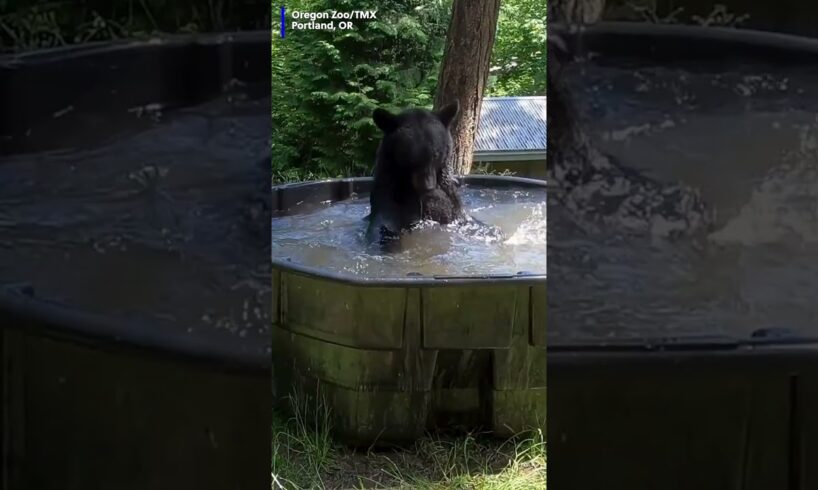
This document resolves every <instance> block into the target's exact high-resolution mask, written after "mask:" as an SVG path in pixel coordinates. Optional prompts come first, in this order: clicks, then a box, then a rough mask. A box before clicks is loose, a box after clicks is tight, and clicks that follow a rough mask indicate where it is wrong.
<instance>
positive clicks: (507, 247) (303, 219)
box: [272, 187, 546, 277]
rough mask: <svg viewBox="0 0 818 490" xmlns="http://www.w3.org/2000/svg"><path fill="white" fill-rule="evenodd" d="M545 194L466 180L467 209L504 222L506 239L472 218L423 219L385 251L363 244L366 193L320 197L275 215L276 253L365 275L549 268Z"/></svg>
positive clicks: (287, 258)
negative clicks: (313, 204) (456, 221)
mask: <svg viewBox="0 0 818 490" xmlns="http://www.w3.org/2000/svg"><path fill="white" fill-rule="evenodd" d="M545 198H546V196H545V191H544V190H528V189H526V190H521V189H482V188H470V187H466V188H465V189H463V201H464V205H465V207H466V210H467V213H468V214H470V215H471V216H473V217H474V218H476V219H477V220H480V221H482V222H483V223H485V224H487V225H490V226H496V227H497V228H499V229H500V231H501V232H502V238H499V237H498V236H497V235H496V233H493V232H491V230H487V229H486V227H484V226H480V225H479V224H477V223H475V222H473V221H471V222H467V223H465V224H462V225H449V226H440V225H438V224H436V223H432V222H424V223H420V224H419V225H418V226H416V227H415V228H414V229H413V230H412V231H411V232H410V233H407V234H405V235H404V236H403V237H402V238H401V250H400V251H398V252H396V253H383V252H382V251H381V250H379V249H378V248H377V247H373V246H371V245H368V244H367V243H366V241H365V239H364V235H365V230H366V222H365V221H364V219H363V218H364V217H365V216H366V215H367V214H368V213H369V200H368V198H364V197H357V198H352V199H348V200H346V201H341V202H337V203H331V204H330V203H323V204H322V206H321V207H320V208H319V209H317V210H312V211H311V212H308V213H306V214H297V215H290V216H280V217H275V218H274V219H273V223H272V237H273V238H272V256H273V259H274V260H277V261H290V262H293V263H296V264H301V265H307V266H312V267H317V268H322V269H325V270H327V271H331V272H336V273H344V274H351V275H356V276H366V277H403V276H406V275H407V274H409V273H420V274H423V275H447V276H450V275H469V276H473V275H493V274H516V273H517V272H521V271H526V272H534V273H541V274H544V273H545V270H546V241H545V238H546V235H545V218H546V213H545V207H546V205H545ZM506 237H508V238H506Z"/></svg>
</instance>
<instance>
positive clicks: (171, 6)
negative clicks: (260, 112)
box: [0, 0, 269, 50]
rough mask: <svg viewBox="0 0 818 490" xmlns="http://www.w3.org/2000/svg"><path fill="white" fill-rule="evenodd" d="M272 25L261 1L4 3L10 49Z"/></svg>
mask: <svg viewBox="0 0 818 490" xmlns="http://www.w3.org/2000/svg"><path fill="white" fill-rule="evenodd" d="M267 26H269V13H268V10H267V8H266V6H265V5H264V4H263V3H262V4H260V3H259V2H258V1H257V0H58V1H49V0H0V49H5V50H8V49H15V50H27V49H34V48H46V47H54V46H62V45H66V44H74V43H83V42H90V41H107V40H111V39H120V38H133V37H140V36H148V35H151V34H155V33H179V32H207V31H224V30H235V29H239V28H244V29H252V28H255V29H265V28H267Z"/></svg>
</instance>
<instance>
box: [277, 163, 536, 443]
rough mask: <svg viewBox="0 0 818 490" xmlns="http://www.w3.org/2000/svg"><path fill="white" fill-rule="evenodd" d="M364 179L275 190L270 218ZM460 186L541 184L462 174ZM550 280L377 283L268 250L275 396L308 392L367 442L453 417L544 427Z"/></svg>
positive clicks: (348, 191)
mask: <svg viewBox="0 0 818 490" xmlns="http://www.w3.org/2000/svg"><path fill="white" fill-rule="evenodd" d="M371 182H372V180H371V179H369V178H358V179H341V180H329V181H321V182H308V183H297V184H288V185H282V186H278V187H275V188H273V209H274V216H275V214H276V212H277V213H280V214H287V213H292V212H294V211H296V210H297V209H298V207H299V206H309V205H310V204H318V203H321V202H326V201H340V200H343V199H346V198H348V197H350V196H352V195H353V194H356V195H361V196H365V195H366V194H368V192H369V189H370V186H371ZM464 183H465V185H467V186H475V187H501V186H519V187H544V186H545V182H544V181H539V180H532V179H520V178H513V177H490V176H468V177H466V178H465V179H464ZM545 283H546V276H545V274H544V273H525V272H520V273H518V274H516V275H507V276H484V277H424V276H410V277H397V278H372V277H360V276H353V275H344V274H340V273H334V272H328V271H325V270H321V269H317V268H314V267H308V266H304V265H300V264H295V263H292V262H289V261H288V260H286V259H283V258H276V257H273V378H274V383H273V384H274V387H275V393H274V396H275V397H276V399H277V400H278V401H279V403H280V404H281V405H283V407H284V408H286V407H287V406H288V405H289V403H290V400H291V398H292V397H294V396H304V395H307V396H311V397H312V400H313V401H315V400H316V398H315V395H317V396H318V397H319V398H318V401H319V403H323V404H326V406H327V407H328V408H329V409H330V410H331V413H332V416H333V418H332V420H333V427H334V429H335V432H336V434H337V435H338V436H339V437H340V438H341V439H343V440H344V441H346V442H347V443H350V444H354V445H358V444H359V445H364V446H369V445H372V444H379V443H385V444H386V443H397V442H406V441H412V440H414V439H417V438H418V437H419V436H421V435H422V434H423V433H424V431H425V430H427V429H430V428H432V427H434V426H438V425H444V426H445V425H446V423H447V422H448V421H451V420H453V419H454V420H456V421H457V423H458V424H459V425H474V426H477V425H480V426H483V427H486V428H491V429H493V431H494V432H495V433H496V434H498V435H506V436H508V435H512V434H516V433H518V432H520V431H522V430H526V429H536V428H542V427H544V425H543V424H544V418H545V409H546V394H545V378H546V359H545V324H546V321H545V317H546V308H545V303H546V292H545Z"/></svg>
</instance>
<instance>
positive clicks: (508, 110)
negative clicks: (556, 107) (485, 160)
mask: <svg viewBox="0 0 818 490" xmlns="http://www.w3.org/2000/svg"><path fill="white" fill-rule="evenodd" d="M545 119H546V117H545V97H544V96H541V97H486V98H484V99H483V106H482V109H481V110H480V122H479V123H478V125H477V136H476V138H475V142H474V152H475V154H484V155H485V154H498V153H499V154H506V153H514V154H523V153H525V154H529V153H530V154H537V155H541V154H543V153H544V152H545V133H546V130H545Z"/></svg>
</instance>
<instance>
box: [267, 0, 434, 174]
mask: <svg viewBox="0 0 818 490" xmlns="http://www.w3.org/2000/svg"><path fill="white" fill-rule="evenodd" d="M286 5H287V9H288V12H289V13H291V12H293V11H295V10H301V11H306V12H321V11H326V10H328V9H327V7H326V5H327V2H325V1H319V0H299V1H294V2H288V3H287V4H286ZM332 5H333V8H334V9H337V10H339V11H353V10H364V11H365V10H371V9H377V11H378V13H377V20H374V21H372V20H357V21H353V22H354V25H355V28H354V29H353V30H335V31H326V30H297V31H296V30H293V29H290V28H289V26H288V29H287V36H286V37H285V39H281V38H280V37H278V36H275V35H274V36H273V46H272V84H273V86H272V118H273V119H272V120H273V138H272V146H273V178H274V180H276V181H282V180H291V179H297V178H299V177H317V176H325V177H339V176H351V175H368V174H370V173H371V171H372V164H373V158H374V155H375V149H376V146H377V141H378V138H379V131H378V130H377V128H376V127H375V125H374V123H373V122H372V111H373V110H374V109H375V108H376V107H379V106H382V107H386V108H388V109H393V110H399V109H402V108H405V107H409V106H416V107H431V105H432V103H433V100H434V99H433V93H434V87H435V84H436V81H437V80H436V79H437V72H438V69H439V65H440V61H441V58H442V55H443V46H444V42H445V38H446V29H447V27H448V14H449V10H450V4H449V2H447V1H444V0H376V1H372V0H339V1H336V2H332ZM273 9H274V10H275V11H277V10H278V7H277V5H276V4H273ZM287 20H288V21H289V22H291V19H290V18H289V16H288V19H287ZM319 22H326V21H319ZM336 24H337V21H336ZM278 30H279V25H278V21H274V23H273V32H274V33H277V32H278Z"/></svg>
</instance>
